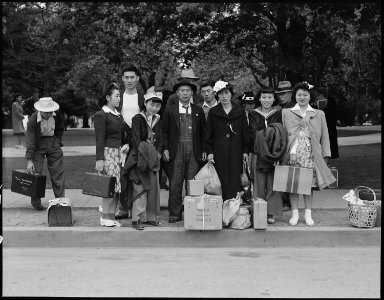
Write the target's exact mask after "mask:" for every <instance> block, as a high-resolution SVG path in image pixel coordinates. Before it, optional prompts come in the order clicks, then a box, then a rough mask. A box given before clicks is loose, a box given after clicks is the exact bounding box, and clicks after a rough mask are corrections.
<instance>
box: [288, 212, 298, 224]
mask: <svg viewBox="0 0 384 300" xmlns="http://www.w3.org/2000/svg"><path fill="white" fill-rule="evenodd" d="M298 221H299V210H297V209H293V210H292V217H291V219H290V220H289V224H291V225H292V226H295V225H296V224H297V222H298Z"/></svg>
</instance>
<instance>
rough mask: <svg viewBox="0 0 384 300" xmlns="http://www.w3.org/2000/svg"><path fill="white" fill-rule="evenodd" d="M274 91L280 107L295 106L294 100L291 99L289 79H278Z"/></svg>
mask: <svg viewBox="0 0 384 300" xmlns="http://www.w3.org/2000/svg"><path fill="white" fill-rule="evenodd" d="M275 93H276V95H277V98H278V99H279V104H280V106H281V107H282V108H292V107H294V106H295V102H293V101H292V85H291V82H290V81H280V82H279V84H278V86H277V89H276V91H275Z"/></svg>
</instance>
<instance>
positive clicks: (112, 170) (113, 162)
mask: <svg viewBox="0 0 384 300" xmlns="http://www.w3.org/2000/svg"><path fill="white" fill-rule="evenodd" d="M120 171H121V166H120V148H110V147H104V168H103V174H106V175H108V176H115V177H116V183H115V192H116V193H120V192H121V184H120Z"/></svg>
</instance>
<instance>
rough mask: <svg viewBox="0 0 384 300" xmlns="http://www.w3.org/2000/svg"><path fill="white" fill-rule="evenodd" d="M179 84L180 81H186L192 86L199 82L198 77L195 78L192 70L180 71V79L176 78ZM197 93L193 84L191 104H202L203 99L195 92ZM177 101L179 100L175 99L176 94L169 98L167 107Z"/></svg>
mask: <svg viewBox="0 0 384 300" xmlns="http://www.w3.org/2000/svg"><path fill="white" fill-rule="evenodd" d="M177 80H178V81H179V82H181V81H188V82H190V83H192V84H194V83H196V82H198V81H199V80H200V77H197V76H196V75H195V72H194V71H193V69H192V68H186V69H182V70H181V72H180V77H178V78H177ZM196 91H197V85H196V84H194V92H193V95H192V97H191V100H190V101H191V103H194V104H198V103H201V102H204V99H203V98H202V97H201V96H200V95H199V94H198V93H197V92H196ZM178 101H179V98H178V97H177V95H176V93H175V94H172V95H170V96H169V98H168V101H167V105H170V104H174V103H177V102H178Z"/></svg>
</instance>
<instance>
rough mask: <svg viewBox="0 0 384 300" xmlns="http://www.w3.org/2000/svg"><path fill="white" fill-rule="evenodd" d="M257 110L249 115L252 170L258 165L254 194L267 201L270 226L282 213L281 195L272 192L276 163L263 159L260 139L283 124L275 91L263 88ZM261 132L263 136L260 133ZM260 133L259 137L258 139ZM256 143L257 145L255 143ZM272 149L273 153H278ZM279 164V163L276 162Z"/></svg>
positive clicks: (258, 97)
mask: <svg viewBox="0 0 384 300" xmlns="http://www.w3.org/2000/svg"><path fill="white" fill-rule="evenodd" d="M256 99H257V100H256V108H255V109H254V110H253V111H251V112H250V113H249V131H250V134H251V142H252V152H253V153H252V162H251V165H252V170H254V169H255V164H256V174H255V177H256V186H254V188H253V194H254V195H257V197H259V198H262V199H265V201H267V203H268V205H267V214H268V219H267V222H268V224H273V223H275V218H274V217H275V216H276V215H280V214H281V213H282V201H281V194H280V193H279V192H274V191H273V190H272V186H273V176H274V165H275V163H273V162H270V161H267V160H264V159H261V158H260V155H257V154H256V153H257V152H259V154H260V146H261V145H260V141H259V139H260V138H263V136H264V133H263V130H264V129H266V128H267V127H268V125H270V124H272V123H279V124H281V123H282V121H281V107H280V106H279V105H276V104H277V99H276V95H275V91H274V90H273V89H272V88H269V87H263V88H261V90H260V91H259V93H258V94H257V96H256ZM259 132H261V134H260V133H259ZM258 133H259V137H258ZM255 142H256V143H255ZM276 151H277V149H272V151H271V152H274V153H275V152H276ZM276 162H277V161H276Z"/></svg>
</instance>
